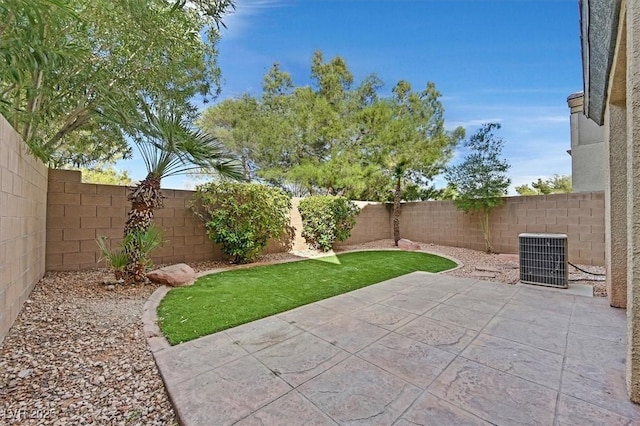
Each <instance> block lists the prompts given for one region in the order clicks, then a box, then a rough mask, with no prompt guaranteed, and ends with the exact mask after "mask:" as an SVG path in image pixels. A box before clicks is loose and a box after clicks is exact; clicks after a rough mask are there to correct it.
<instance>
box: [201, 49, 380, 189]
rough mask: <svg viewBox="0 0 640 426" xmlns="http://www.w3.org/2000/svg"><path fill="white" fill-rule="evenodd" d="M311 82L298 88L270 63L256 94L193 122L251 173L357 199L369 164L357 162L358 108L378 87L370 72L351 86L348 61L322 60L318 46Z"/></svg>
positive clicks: (224, 104)
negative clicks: (219, 141) (233, 153)
mask: <svg viewBox="0 0 640 426" xmlns="http://www.w3.org/2000/svg"><path fill="white" fill-rule="evenodd" d="M311 78H312V85H310V86H301V87H296V86H295V85H294V83H293V80H292V78H291V76H290V75H289V74H288V73H287V72H285V71H283V70H282V69H281V68H280V66H279V65H278V64H274V65H273V66H272V67H271V69H270V70H269V71H268V72H267V74H266V75H265V76H264V80H263V93H262V96H261V97H260V98H254V97H252V96H249V95H246V94H245V95H243V96H242V97H240V98H236V99H230V100H226V101H224V102H221V103H219V104H217V105H215V106H213V107H211V108H209V109H208V110H207V111H205V112H204V113H203V115H202V116H201V118H200V119H199V120H198V126H199V127H200V128H202V129H203V130H205V131H207V132H209V133H211V134H214V135H219V136H220V138H221V141H222V142H223V143H224V144H225V146H226V147H227V148H229V149H230V150H232V151H233V152H235V153H236V154H238V155H239V156H240V157H241V158H242V159H243V162H244V163H245V164H247V166H248V167H247V168H248V169H250V170H251V171H252V172H253V171H254V170H255V175H253V174H252V175H251V177H256V178H259V179H262V180H265V181H267V182H269V183H271V184H274V185H277V186H280V187H283V188H287V189H288V190H290V189H291V188H296V191H299V192H300V193H303V194H343V195H346V196H348V197H350V198H359V194H362V193H364V192H365V191H367V190H368V189H369V188H371V185H368V184H367V182H366V179H367V177H369V176H372V175H374V172H373V170H372V168H371V167H364V166H363V165H362V164H361V162H360V161H359V156H360V153H359V148H358V143H359V142H360V140H361V136H359V132H360V126H359V123H358V121H357V120H358V117H357V113H358V112H359V111H360V110H362V109H363V108H364V107H365V106H367V105H368V104H370V103H371V102H372V100H373V99H374V98H375V97H376V96H377V94H376V91H377V90H378V89H379V87H380V86H381V83H380V81H379V79H378V78H377V77H375V76H369V77H367V78H366V79H365V80H364V81H363V82H362V83H361V84H360V85H358V86H355V87H354V83H353V75H352V74H351V72H350V71H349V69H348V67H347V64H346V62H345V61H344V60H343V59H342V58H340V57H335V58H332V59H331V60H328V61H325V59H324V57H323V55H322V53H321V52H315V53H314V55H313V57H312V61H311Z"/></svg>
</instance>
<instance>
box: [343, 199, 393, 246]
mask: <svg viewBox="0 0 640 426" xmlns="http://www.w3.org/2000/svg"><path fill="white" fill-rule="evenodd" d="M355 203H356V204H357V205H358V207H360V209H361V210H360V214H359V215H358V217H357V218H356V225H355V226H354V227H353V229H352V230H351V236H350V237H349V239H348V240H346V241H345V242H343V243H341V244H337V245H338V246H340V245H349V244H361V243H366V242H368V241H376V240H382V239H387V238H393V227H390V226H389V223H390V220H391V206H390V205H387V204H384V203H372V202H368V201H356V202H355Z"/></svg>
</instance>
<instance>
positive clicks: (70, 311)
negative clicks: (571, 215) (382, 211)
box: [0, 240, 604, 425]
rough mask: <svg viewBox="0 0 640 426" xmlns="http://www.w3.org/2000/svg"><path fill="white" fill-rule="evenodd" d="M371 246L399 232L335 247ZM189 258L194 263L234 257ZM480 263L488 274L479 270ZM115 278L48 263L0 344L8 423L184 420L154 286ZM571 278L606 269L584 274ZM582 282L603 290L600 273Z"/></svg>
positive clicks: (468, 256)
mask: <svg viewBox="0 0 640 426" xmlns="http://www.w3.org/2000/svg"><path fill="white" fill-rule="evenodd" d="M421 247H422V249H423V250H426V251H430V252H434V253H440V254H443V255H446V256H449V257H452V258H455V259H457V260H459V261H461V262H462V263H463V264H464V266H463V267H462V268H459V269H456V270H454V271H451V272H447V274H451V275H455V276H466V277H468V276H476V277H478V278H479V279H488V280H491V281H498V282H506V283H515V282H517V280H518V276H519V275H518V268H517V266H518V265H517V263H515V262H513V261H512V260H508V259H505V258H503V257H500V256H498V255H494V254H492V255H488V254H486V253H482V252H478V251H473V250H468V249H461V248H455V247H443V246H435V245H430V244H421ZM372 248H393V241H391V240H381V241H375V242H372V243H367V244H361V245H357V246H343V247H341V248H340V249H338V250H336V251H347V250H354V249H372ZM310 255H317V253H313V252H294V253H280V254H273V255H267V256H263V257H262V258H261V259H260V261H261V262H267V263H268V262H274V261H284V260H288V259H295V258H300V257H303V256H304V257H307V256H310ZM190 265H191V266H192V267H193V268H194V269H195V270H196V271H206V270H211V269H219V268H222V267H224V268H228V267H229V266H230V265H229V264H228V263H226V262H198V263H190ZM486 269H489V270H488V271H487V270H486ZM587 269H589V270H590V271H593V272H599V273H601V272H603V269H602V268H597V267H587ZM482 272H485V274H484V275H485V276H483V277H480V275H483V274H481V273H482ZM479 273H480V274H479ZM110 279H111V275H110V272H109V271H108V270H106V269H96V270H91V271H80V272H50V273H47V274H46V276H45V277H44V278H43V279H42V280H41V281H40V282H39V283H38V284H37V285H36V287H35V289H34V291H33V292H32V294H31V296H30V298H29V300H28V301H27V302H26V303H25V305H24V307H23V309H22V311H21V312H20V315H19V316H18V319H17V320H16V322H15V323H14V325H13V327H12V328H11V330H10V332H9V334H8V335H7V337H6V338H5V340H4V341H3V343H2V344H1V345H0V424H24V425H27V424H29V425H40V424H47V425H63V424H86V425H92V424H94V425H103V424H110V425H168V424H169V425H170V424H176V418H175V414H174V412H173V409H172V407H171V404H170V402H169V400H168V397H167V395H166V392H165V389H164V385H163V383H162V380H161V379H160V376H159V374H158V372H157V369H156V366H155V364H154V361H153V357H152V355H151V352H150V351H149V349H148V347H147V343H146V340H145V337H144V334H143V332H142V324H141V321H140V319H141V315H142V307H143V305H144V303H145V301H146V299H147V298H148V297H149V296H150V295H151V293H153V291H154V290H155V289H156V286H153V285H144V286H124V285H115V286H113V285H111V286H110V285H105V284H104V282H105V280H106V281H108V280H110ZM571 279H572V280H574V281H575V280H579V279H599V280H602V277H590V276H588V275H586V274H582V273H581V274H572V275H571ZM581 282H585V283H589V284H592V285H594V289H595V293H596V294H597V295H604V283H603V282H602V281H581Z"/></svg>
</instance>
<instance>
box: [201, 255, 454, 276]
mask: <svg viewBox="0 0 640 426" xmlns="http://www.w3.org/2000/svg"><path fill="white" fill-rule="evenodd" d="M361 251H407V250H402V249H400V248H398V247H394V248H365V249H352V250H345V251H339V252H333V251H330V252H327V253H319V254H318V255H315V256H309V257H304V256H300V257H299V258H296V259H282V260H274V261H272V262H264V263H262V262H255V263H247V264H245V265H234V266H230V267H228V268H216V269H208V270H206V271H200V272H198V273H196V280H197V279H198V278H200V277H204V276H207V275H211V274H219V273H220V272H227V271H236V270H238V269H245V268H256V267H259V266H268V265H279V264H281V263H290V262H302V261H305V260H311V259H318V258H321V257H327V256H331V255H336V256H338V255H341V254H345V253H357V252H361ZM411 253H425V254H432V255H434V256H438V257H442V258H444V259H448V260H450V261H452V262H454V263H456V266H455V267H454V268H451V269H447V270H446V271H439V272H432V273H433V274H442V273H445V272H453V271H457V270H458V269H460V268H464V263H463V262H462V261H460V260H458V259H456V258H455V257H453V256H449V255H447V254H443V253H439V252H436V251H429V250H413V251H411ZM380 282H382V281H380Z"/></svg>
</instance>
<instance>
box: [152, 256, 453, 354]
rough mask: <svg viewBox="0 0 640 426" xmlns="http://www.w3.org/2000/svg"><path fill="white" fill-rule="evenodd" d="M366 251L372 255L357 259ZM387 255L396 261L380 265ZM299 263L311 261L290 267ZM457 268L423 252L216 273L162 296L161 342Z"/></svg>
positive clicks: (316, 259) (333, 258) (314, 260)
mask: <svg viewBox="0 0 640 426" xmlns="http://www.w3.org/2000/svg"><path fill="white" fill-rule="evenodd" d="M365 252H374V253H375V254H376V256H372V257H363V256H357V255H358V254H359V253H365ZM389 253H394V257H395V258H394V259H393V261H392V262H391V263H389V262H387V261H385V262H383V261H382V259H384V260H387V259H388V257H387V256H388V254H389ZM401 253H402V254H401ZM416 255H424V256H416ZM383 256H384V257H383ZM302 260H305V261H310V262H309V263H308V264H305V265H301V266H300V267H299V268H297V267H295V266H292V265H291V264H294V263H299V262H300V261H302ZM338 266H339V267H338ZM461 266H462V265H461V262H459V261H458V260H457V259H453V258H451V257H450V256H446V255H442V254H440V253H433V252H429V251H426V250H415V251H403V250H399V249H388V248H384V249H375V248H374V249H364V250H363V249H360V250H348V251H344V252H339V253H328V254H323V255H321V256H313V257H303V258H300V259H287V260H283V261H276V262H269V263H261V264H253V265H250V266H249V265H247V266H243V267H231V268H221V269H215V270H212V271H204V272H202V273H200V274H198V280H197V281H196V283H195V284H194V285H193V286H190V287H182V288H175V289H172V290H171V291H170V292H167V294H165V295H163V296H164V297H163V298H162V300H159V301H158V303H157V304H156V306H155V309H154V311H155V313H157V316H156V318H155V319H156V324H157V327H159V328H160V329H161V330H162V333H160V335H161V336H163V340H165V339H166V342H168V343H169V344H171V345H175V344H179V343H183V342H187V341H190V340H193V339H196V338H199V337H203V336H207V335H210V334H214V333H217V332H220V331H224V330H227V329H229V328H233V327H236V326H239V325H242V324H246V323H250V322H253V321H256V320H259V319H262V318H266V317H269V316H273V315H277V314H280V313H283V312H287V311H289V310H292V309H295V308H297V307H299V306H303V305H306V304H309V303H314V302H317V301H320V300H324V299H327V298H330V297H333V296H337V295H340V294H345V293H348V292H351V291H354V290H357V289H359V288H364V287H367V286H370V285H375V284H378V283H380V282H384V281H387V280H390V279H393V278H397V277H400V276H403V275H407V274H409V273H413V272H426V273H434V274H436V273H440V272H449V271H453V270H455V269H458V268H460V267H461ZM336 267H338V268H336ZM256 270H260V273H256ZM220 272H226V273H229V274H230V275H229V279H227V280H224V281H222V280H219V279H217V278H216V277H215V276H217V275H218V274H219V273H220ZM207 277H212V278H211V279H210V280H207ZM378 277H380V278H378ZM239 286H242V287H239ZM184 293H186V294H185V295H183V294H184ZM256 300H258V301H259V303H256ZM163 307H164V309H163ZM164 320H166V321H164ZM153 337H154V338H155V337H159V336H157V335H156V336H153Z"/></svg>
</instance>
